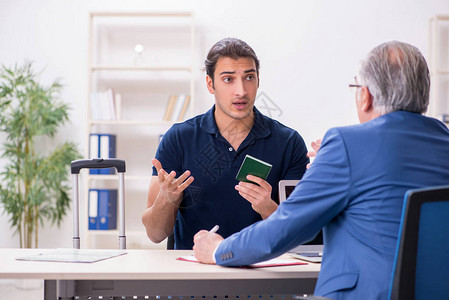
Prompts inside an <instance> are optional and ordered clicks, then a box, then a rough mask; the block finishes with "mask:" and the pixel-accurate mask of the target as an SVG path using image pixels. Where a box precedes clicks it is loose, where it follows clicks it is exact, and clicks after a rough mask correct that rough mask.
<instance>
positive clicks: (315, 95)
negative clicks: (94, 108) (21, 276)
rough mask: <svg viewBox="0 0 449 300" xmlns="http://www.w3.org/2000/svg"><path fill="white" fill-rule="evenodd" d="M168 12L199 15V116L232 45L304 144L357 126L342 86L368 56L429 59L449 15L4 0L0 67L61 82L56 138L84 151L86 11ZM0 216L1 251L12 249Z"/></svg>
mask: <svg viewBox="0 0 449 300" xmlns="http://www.w3.org/2000/svg"><path fill="white" fill-rule="evenodd" d="M169 9H180V10H192V11H193V12H194V13H195V20H196V21H195V22H196V47H197V61H198V65H197V69H198V71H197V78H196V95H197V99H196V104H197V106H196V109H195V110H196V113H201V112H204V111H205V110H207V109H208V108H209V107H210V106H211V105H212V103H213V98H212V97H211V96H210V95H209V94H208V93H207V91H206V89H205V87H204V74H203V73H202V72H201V71H200V69H201V68H202V62H203V61H204V58H205V55H206V53H207V51H208V50H209V48H210V47H211V45H212V44H213V43H214V42H216V41H217V40H219V39H221V38H223V37H227V36H233V37H238V38H241V39H243V40H245V41H247V42H248V43H249V44H250V45H251V46H252V47H253V48H254V50H255V51H256V53H257V54H258V56H259V59H260V60H261V70H260V72H261V73H260V74H261V75H260V76H261V85H260V89H259V92H262V91H263V92H265V93H266V95H268V96H269V97H270V98H271V99H272V100H273V101H274V102H275V103H276V104H277V105H278V106H279V107H280V109H281V110H282V113H281V114H280V115H276V116H275V118H277V119H278V120H280V121H281V122H283V123H284V124H286V125H289V126H291V127H293V128H295V129H297V130H298V131H299V132H300V134H301V135H302V136H303V138H304V139H305V141H306V143H307V144H309V143H310V142H311V141H312V140H313V139H315V138H318V137H321V136H322V135H323V134H324V133H325V131H326V129H328V128H329V127H333V126H342V125H347V124H353V123H356V122H357V118H356V113H355V109H354V100H353V99H351V96H350V94H349V92H348V88H347V85H348V83H350V82H351V80H352V78H353V76H354V75H355V73H356V71H357V67H358V62H359V61H360V59H361V58H363V57H364V55H365V54H366V53H367V52H368V51H369V50H370V49H371V48H373V47H374V46H376V45H378V44H380V43H382V42H385V41H389V40H393V39H396V40H400V41H405V42H408V43H411V44H413V45H415V46H417V47H418V48H420V49H421V51H422V52H423V54H424V55H425V56H426V57H428V20H429V18H430V17H432V16H433V15H436V14H440V15H441V14H449V1H447V0H372V1H360V0H341V1H333V0H313V1H310V0H298V1H287V0H276V1H261V0H247V1H238V0H231V1H213V0H195V1H194V0H191V1H186V0H179V1H168V0H167V1H155V0H142V1H136V0H128V1H123V0H104V1H100V0H78V1H72V0H39V1H37V0H36V1H29V0H14V1H11V0H0V64H4V65H7V66H12V65H13V64H15V63H22V62H24V61H25V60H26V59H28V60H32V61H34V62H35V67H36V70H42V69H44V72H43V73H42V76H41V79H42V81H44V82H50V81H52V80H54V79H55V78H61V79H62V82H63V84H64V86H65V87H64V90H63V93H62V99H64V100H65V101H66V102H68V103H70V104H71V106H72V108H73V109H72V111H71V124H70V125H68V126H66V127H65V128H63V129H62V130H61V132H60V134H59V135H58V139H61V140H62V139H66V138H69V139H71V140H73V141H75V142H77V143H79V145H80V147H81V149H82V150H83V151H84V149H85V148H86V144H85V140H84V139H83V136H84V131H85V126H84V123H85V114H84V111H85V109H86V108H85V103H86V101H85V97H86V95H87V90H86V89H87V41H88V38H87V34H88V32H87V21H88V12H90V11H100V10H113V11H115V10H127V11H128V10H169ZM256 105H257V103H256ZM0 139H1V137H0ZM143 201H145V200H143ZM1 211H2V209H1V207H0V247H17V246H18V241H17V240H18V239H17V237H15V236H12V234H11V230H10V229H9V224H8V221H7V216H5V215H2V214H1ZM139 218H140V216H139ZM71 231H72V227H71V219H70V217H67V219H66V221H65V222H64V224H63V225H62V227H61V228H60V229H57V228H50V226H46V227H45V228H44V229H43V230H42V231H41V233H40V247H43V248H44V247H49V248H54V247H70V246H71V242H70V235H71Z"/></svg>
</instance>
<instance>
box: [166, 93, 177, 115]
mask: <svg viewBox="0 0 449 300" xmlns="http://www.w3.org/2000/svg"><path fill="white" fill-rule="evenodd" d="M175 103H176V95H173V94H172V95H170V98H169V99H168V102H167V107H166V108H165V114H164V121H170V120H171V118H172V114H173V108H174V107H175Z"/></svg>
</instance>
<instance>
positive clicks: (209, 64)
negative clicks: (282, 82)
mask: <svg viewBox="0 0 449 300" xmlns="http://www.w3.org/2000/svg"><path fill="white" fill-rule="evenodd" d="M220 57H229V58H232V59H239V58H241V57H250V58H252V59H254V63H255V64H256V71H257V74H259V64H260V63H259V59H258V58H257V55H256V53H255V52H254V50H253V48H251V47H250V46H249V45H248V44H247V43H245V42H244V41H242V40H239V39H236V38H224V39H222V40H220V41H218V42H216V43H215V45H213V46H212V48H211V49H210V50H209V53H208V54H207V58H206V60H205V61H204V64H205V66H206V74H207V75H209V77H210V78H212V82H213V81H214V72H215V67H216V65H217V61H218V59H219V58H220Z"/></svg>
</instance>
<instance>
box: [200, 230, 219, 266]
mask: <svg viewBox="0 0 449 300" xmlns="http://www.w3.org/2000/svg"><path fill="white" fill-rule="evenodd" d="M222 241H223V237H222V236H221V235H219V234H216V233H211V232H209V231H207V230H201V231H199V232H198V233H197V234H195V236H194V237H193V242H194V245H193V254H194V255H195V257H196V259H198V260H199V261H200V262H202V263H205V264H215V259H214V257H213V254H214V251H215V249H216V248H217V247H218V245H220V243H221V242H222Z"/></svg>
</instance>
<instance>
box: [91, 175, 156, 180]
mask: <svg viewBox="0 0 449 300" xmlns="http://www.w3.org/2000/svg"><path fill="white" fill-rule="evenodd" d="M117 177H118V176H117V175H90V174H89V175H88V179H89V180H111V181H117ZM150 179H151V176H135V175H125V180H133V181H138V180H145V181H149V180H150Z"/></svg>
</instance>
